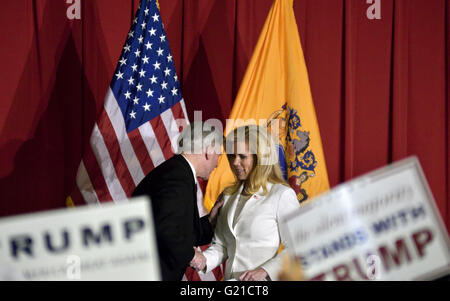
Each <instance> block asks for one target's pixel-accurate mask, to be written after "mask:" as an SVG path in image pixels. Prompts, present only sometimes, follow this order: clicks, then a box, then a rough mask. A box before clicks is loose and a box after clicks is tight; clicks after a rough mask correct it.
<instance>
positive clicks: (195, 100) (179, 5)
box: [0, 0, 450, 229]
mask: <svg viewBox="0 0 450 301" xmlns="http://www.w3.org/2000/svg"><path fill="white" fill-rule="evenodd" d="M159 2H160V9H161V15H162V19H163V22H164V24H165V28H166V31H167V35H168V39H169V43H170V46H171V50H172V54H173V57H174V61H175V65H176V68H177V72H178V76H179V78H180V81H181V84H182V90H183V95H184V98H185V100H186V104H187V108H188V112H189V114H190V118H191V119H192V118H193V112H194V110H201V111H202V116H203V119H209V118H217V119H219V120H221V121H225V119H226V118H227V117H228V114H229V112H230V110H231V107H232V105H233V100H234V97H235V96H236V93H237V90H238V89H239V85H240V82H241V80H242V77H243V75H244V72H245V70H246V67H247V64H248V62H249V59H250V57H251V54H252V51H253V47H254V46H255V44H256V41H257V39H258V37H259V33H260V30H261V28H262V25H263V23H264V21H265V18H266V16H267V13H268V11H269V8H270V6H271V3H272V0H159ZM80 3H81V19H80V20H69V19H68V17H67V14H66V11H67V9H68V8H69V7H70V5H71V4H66V1H65V0H34V1H32V0H15V1H3V0H2V1H0V41H1V45H2V47H1V48H0V62H1V64H2V68H1V69H0V79H1V80H0V87H1V92H2V99H1V102H0V198H1V201H0V216H7V215H14V214H19V213H25V212H33V211H38V210H45V209H51V208H59V207H63V206H64V200H65V197H66V195H67V194H68V193H69V191H70V190H71V188H72V185H74V183H75V174H76V170H77V167H78V164H79V162H80V159H81V157H82V150H83V145H84V144H85V143H88V140H89V136H90V132H91V130H92V125H93V123H94V120H95V118H96V115H97V114H98V112H99V111H100V108H101V107H102V105H103V100H104V96H105V93H106V90H107V87H108V85H109V83H110V80H111V78H112V75H113V71H114V68H115V65H116V63H117V61H118V58H119V55H120V53H121V50H122V46H123V42H124V41H125V38H126V34H127V31H128V29H129V26H130V22H131V20H132V18H133V14H134V11H135V10H136V9H137V6H138V3H139V1H138V0H95V1H94V0H80ZM380 3H381V19H380V20H377V19H375V20H370V19H368V18H367V15H366V12H367V9H368V8H369V6H370V4H367V3H366V0H295V1H294V10H295V14H296V18H297V23H298V29H299V33H300V36H301V42H302V46H303V50H304V53H305V59H306V64H307V67H308V72H309V76H310V82H311V89H312V95H313V98H314V103H315V106H316V113H317V118H318V121H319V126H320V131H321V135H322V140H323V145H324V151H325V157H326V161H327V165H328V172H329V177H330V183H331V185H332V186H335V185H337V184H339V183H342V182H344V181H346V180H349V179H351V178H353V177H356V176H358V175H361V174H363V173H365V172H368V171H371V170H373V169H375V168H378V167H381V166H384V165H386V164H388V163H390V162H392V161H396V160H398V159H401V158H404V157H407V156H409V155H416V156H418V157H419V160H420V162H421V164H422V166H423V168H424V171H425V174H426V177H427V179H428V181H429V183H430V186H431V189H432V192H433V194H434V197H435V198H436V201H437V204H438V207H439V210H440V213H441V215H442V217H443V219H444V221H445V222H446V224H447V228H448V229H449V224H450V221H449V218H450V206H449V199H450V176H449V171H450V161H449V157H450V139H449V130H450V118H449V99H450V95H449V89H448V87H449V85H450V78H449V62H448V61H449V57H450V48H449V44H450V33H449V28H450V18H449V17H450V0H381V1H380Z"/></svg>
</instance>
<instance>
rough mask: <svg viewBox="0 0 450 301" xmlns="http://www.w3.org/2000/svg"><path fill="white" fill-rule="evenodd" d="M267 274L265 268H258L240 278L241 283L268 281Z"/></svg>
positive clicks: (246, 272)
mask: <svg viewBox="0 0 450 301" xmlns="http://www.w3.org/2000/svg"><path fill="white" fill-rule="evenodd" d="M267 275H268V274H267V272H266V270H264V269H263V268H258V269H256V270H253V271H245V272H244V273H243V274H242V275H241V276H240V277H239V280H241V281H261V280H264V279H266V277H267Z"/></svg>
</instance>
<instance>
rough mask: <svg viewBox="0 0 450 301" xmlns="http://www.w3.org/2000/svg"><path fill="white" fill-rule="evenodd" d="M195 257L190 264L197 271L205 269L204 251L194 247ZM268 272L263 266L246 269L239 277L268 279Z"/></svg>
mask: <svg viewBox="0 0 450 301" xmlns="http://www.w3.org/2000/svg"><path fill="white" fill-rule="evenodd" d="M194 252H195V254H194V258H193V259H192V260H191V263H190V266H191V267H192V268H194V269H195V270H197V271H204V269H205V268H206V257H205V255H203V253H202V252H200V251H199V250H197V249H196V248H195V247H194ZM267 275H268V274H267V272H266V270H264V269H263V268H257V269H255V270H252V271H245V272H244V273H242V275H241V276H240V277H239V280H241V281H261V280H264V279H266V277H267Z"/></svg>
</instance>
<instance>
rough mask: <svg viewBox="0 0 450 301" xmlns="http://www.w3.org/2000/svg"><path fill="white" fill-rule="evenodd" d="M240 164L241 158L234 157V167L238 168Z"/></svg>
mask: <svg viewBox="0 0 450 301" xmlns="http://www.w3.org/2000/svg"><path fill="white" fill-rule="evenodd" d="M239 163H240V158H239V156H236V157H234V160H233V165H234V166H237V165H239Z"/></svg>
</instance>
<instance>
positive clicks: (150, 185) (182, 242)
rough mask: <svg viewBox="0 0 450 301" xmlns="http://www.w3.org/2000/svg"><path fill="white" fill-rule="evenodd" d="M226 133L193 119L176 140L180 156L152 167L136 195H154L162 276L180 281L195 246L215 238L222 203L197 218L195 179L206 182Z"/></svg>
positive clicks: (152, 200) (137, 188) (134, 193)
mask: <svg viewBox="0 0 450 301" xmlns="http://www.w3.org/2000/svg"><path fill="white" fill-rule="evenodd" d="M222 142H223V135H222V133H221V131H219V130H218V129H217V128H214V127H211V126H205V124H203V123H201V122H194V123H193V124H191V125H189V126H187V127H186V128H185V129H184V130H183V132H182V133H181V135H180V138H179V139H178V147H179V153H181V154H179V155H175V156H173V157H172V158H170V159H169V160H167V161H165V162H163V163H162V164H161V165H159V166H158V167H156V168H155V169H153V170H152V171H151V172H150V173H149V174H148V175H147V176H146V177H145V178H144V179H143V180H142V181H141V182H140V183H139V185H138V186H137V187H136V189H135V191H134V192H133V195H132V196H138V195H147V196H149V197H150V200H151V205H152V212H153V219H154V223H155V232H156V240H157V245H158V253H159V259H160V267H161V274H162V279H163V280H175V281H179V280H181V279H182V277H183V274H184V272H185V270H186V267H187V266H188V265H189V263H190V261H191V260H192V259H193V258H194V255H195V250H194V248H193V247H194V246H201V245H205V244H208V243H210V242H211V239H212V236H213V224H215V219H216V217H217V213H218V209H219V208H220V206H221V205H222V204H221V203H220V202H217V204H216V205H215V206H214V208H213V209H212V210H211V213H210V214H209V215H206V216H204V217H202V218H200V217H199V213H198V206H197V179H196V178H197V177H200V178H202V179H205V180H207V179H208V178H209V175H210V174H211V172H212V171H213V169H214V168H215V167H216V166H217V161H218V157H219V154H220V150H221V144H222Z"/></svg>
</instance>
